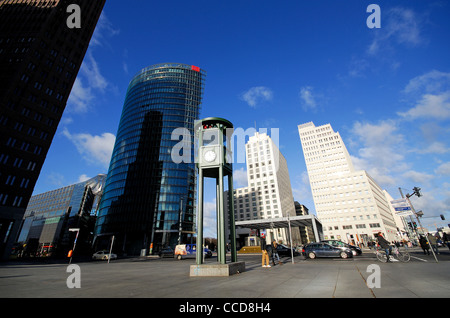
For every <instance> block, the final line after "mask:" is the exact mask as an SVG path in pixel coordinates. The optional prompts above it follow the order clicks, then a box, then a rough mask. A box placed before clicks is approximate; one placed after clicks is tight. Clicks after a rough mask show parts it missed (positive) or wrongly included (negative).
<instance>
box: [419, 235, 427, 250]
mask: <svg viewBox="0 0 450 318" xmlns="http://www.w3.org/2000/svg"><path fill="white" fill-rule="evenodd" d="M419 244H420V247H421V248H422V250H423V253H424V254H428V255H430V245H428V241H427V239H426V238H425V237H424V236H423V235H420V237H419Z"/></svg>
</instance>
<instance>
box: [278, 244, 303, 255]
mask: <svg viewBox="0 0 450 318" xmlns="http://www.w3.org/2000/svg"><path fill="white" fill-rule="evenodd" d="M277 252H278V255H280V256H291V248H290V247H289V246H286V245H283V244H277ZM292 252H293V253H292V254H293V255H294V256H296V255H298V252H297V251H296V250H295V248H293V251H292Z"/></svg>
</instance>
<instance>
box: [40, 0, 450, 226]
mask: <svg viewBox="0 0 450 318" xmlns="http://www.w3.org/2000/svg"><path fill="white" fill-rule="evenodd" d="M124 3H125V2H123V1H119V0H107V3H106V5H105V8H104V11H103V14H102V16H101V19H100V21H99V23H98V25H97V28H96V31H95V33H94V36H93V39H92V41H91V44H90V47H89V49H88V52H87V54H86V57H85V59H84V62H83V64H82V67H81V70H80V72H79V74H78V77H77V81H76V83H75V85H74V88H73V90H72V93H71V95H70V98H69V101H68V105H67V108H66V110H65V112H64V115H63V118H62V120H61V122H60V124H59V127H58V130H57V132H56V135H55V137H54V140H53V143H52V146H51V148H50V150H49V153H48V156H47V159H46V161H45V164H44V167H43V169H42V171H41V175H40V177H39V180H38V182H37V184H36V187H35V192H34V194H37V193H42V192H45V191H49V190H52V189H55V188H58V187H62V186H65V185H69V184H73V183H75V182H78V181H80V180H84V179H86V178H88V177H92V176H95V175H96V174H98V173H107V170H108V164H109V160H110V156H111V152H112V147H113V145H114V140H115V134H116V132H117V127H118V124H119V119H120V114H121V111H122V106H123V101H124V98H125V94H126V90H127V87H128V83H129V81H130V80H131V78H132V77H133V75H134V74H136V73H137V72H138V71H139V70H140V69H142V68H144V67H147V66H149V65H153V64H158V63H165V62H178V63H185V64H192V65H196V66H199V67H201V68H202V69H204V70H206V72H207V77H206V85H205V93H204V99H203V104H202V111H201V115H200V116H201V117H202V118H205V117H210V116H214V117H223V118H226V119H228V120H229V121H231V122H232V123H233V124H234V126H235V127H242V128H243V129H247V128H250V127H255V124H256V127H257V128H258V129H259V128H268V129H269V132H270V129H273V128H277V129H279V147H280V150H281V152H282V153H283V155H284V156H285V158H286V160H287V163H288V168H289V174H290V179H291V180H290V181H291V185H292V189H293V193H294V199H295V200H297V201H299V202H301V203H303V204H305V205H306V206H307V207H308V208H309V209H310V210H311V211H312V212H314V204H313V201H312V195H311V191H310V187H309V182H308V178H307V173H306V165H305V161H304V158H303V153H302V150H301V144H300V138H299V135H298V131H297V125H299V124H302V123H305V122H309V121H313V122H314V123H315V124H316V126H319V125H323V124H327V123H330V124H331V125H332V127H333V129H334V130H335V131H339V132H340V134H341V136H342V137H343V139H344V142H345V144H346V146H347V148H348V150H349V152H350V154H351V156H352V158H353V162H354V165H355V166H356V167H357V168H358V169H364V170H367V171H368V172H369V174H370V175H371V176H372V177H373V178H374V179H375V180H376V181H377V182H378V183H379V184H380V186H381V187H382V188H385V189H386V190H387V191H388V192H389V193H390V194H391V196H393V197H394V198H398V197H399V196H400V194H399V190H398V188H399V187H401V188H402V189H403V192H404V193H405V194H406V193H411V192H412V188H413V187H415V186H418V187H421V188H422V194H423V197H421V198H417V197H414V198H412V202H413V204H414V206H415V208H416V209H417V210H420V209H422V210H423V212H424V213H425V216H438V215H439V214H445V215H446V219H447V220H446V221H441V220H440V218H425V219H423V220H422V221H423V223H424V224H425V225H428V226H430V227H431V228H432V227H434V224H436V225H437V226H443V225H447V224H448V223H450V213H449V211H450V138H449V136H450V125H449V124H450V59H449V56H450V41H449V40H448V39H449V33H450V32H449V31H450V21H449V19H448V16H449V14H450V3H448V2H447V1H439V0H436V1H433V0H430V1H417V0H408V1H401V0H390V1H377V0H371V1H363V0H346V1H343V0H342V1H339V0H330V1H325V0H317V1H300V0H298V1H294V0H285V1H266V0H258V1H251V0H241V1H235V0H227V1H210V0H209V1H206V0H205V1H199V0H191V1H172V0H168V1H142V0H128V1H126V5H124ZM371 3H375V4H378V5H379V7H380V9H381V16H380V17H381V28H374V29H370V28H368V27H367V25H366V19H367V18H368V16H369V15H370V13H368V12H366V9H367V6H368V5H369V4H371ZM245 173H246V168H245V165H244V164H235V174H234V179H235V187H239V186H245V185H246V174H245ZM207 198H208V202H207V204H206V208H207V210H208V211H209V212H208V218H207V220H206V222H207V224H210V225H211V224H213V223H214V217H215V216H214V212H213V210H214V204H215V203H214V198H213V196H212V195H209V196H208V197H207ZM211 228H213V227H211Z"/></svg>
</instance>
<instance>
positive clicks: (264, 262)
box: [261, 234, 271, 267]
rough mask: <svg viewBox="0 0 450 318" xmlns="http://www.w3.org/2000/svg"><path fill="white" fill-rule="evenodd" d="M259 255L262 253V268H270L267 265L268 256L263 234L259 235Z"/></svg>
mask: <svg viewBox="0 0 450 318" xmlns="http://www.w3.org/2000/svg"><path fill="white" fill-rule="evenodd" d="M261 253H262V261H261V263H262V264H261V265H262V267H271V266H270V265H269V254H268V253H267V244H266V238H265V235H264V234H261Z"/></svg>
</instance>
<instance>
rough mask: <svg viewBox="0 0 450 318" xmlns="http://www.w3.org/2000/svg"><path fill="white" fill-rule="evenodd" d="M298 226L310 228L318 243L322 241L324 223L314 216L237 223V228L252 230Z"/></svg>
mask: <svg viewBox="0 0 450 318" xmlns="http://www.w3.org/2000/svg"><path fill="white" fill-rule="evenodd" d="M289 223H290V225H291V227H298V226H308V227H311V228H312V229H313V232H314V237H315V239H316V242H319V241H320V240H321V239H322V233H323V231H322V223H320V221H319V219H317V217H316V216H315V215H313V214H309V215H298V216H290V217H281V218H272V219H261V220H249V221H236V227H245V228H250V229H276V228H289Z"/></svg>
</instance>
